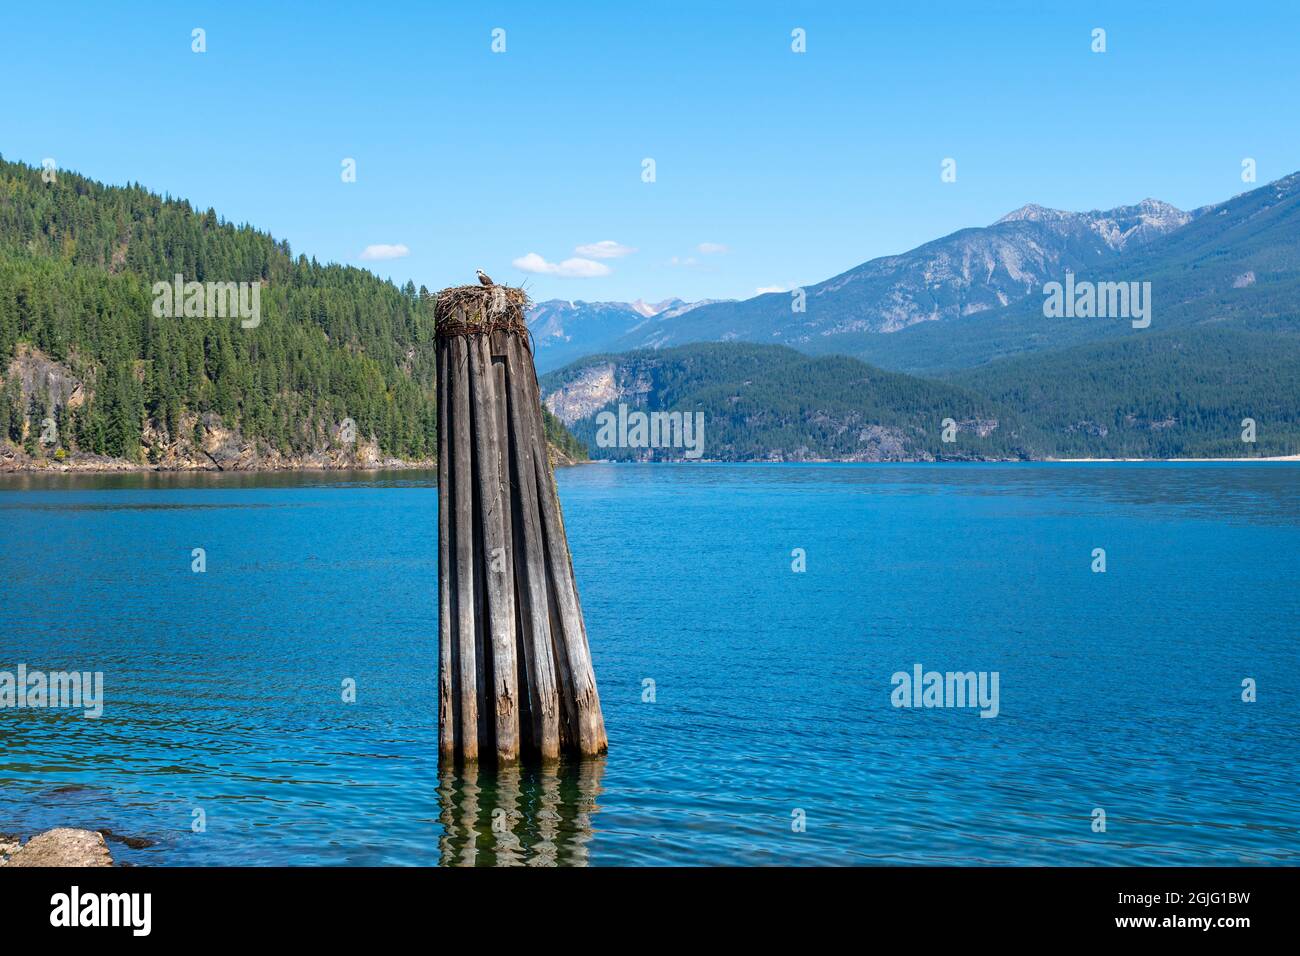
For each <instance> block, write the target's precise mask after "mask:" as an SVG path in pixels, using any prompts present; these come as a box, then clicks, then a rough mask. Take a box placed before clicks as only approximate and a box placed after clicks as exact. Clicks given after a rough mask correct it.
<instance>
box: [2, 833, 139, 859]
mask: <svg viewBox="0 0 1300 956" xmlns="http://www.w3.org/2000/svg"><path fill="white" fill-rule="evenodd" d="M112 865H113V857H112V855H111V854H110V853H109V852H108V846H107V845H106V844H105V843H104V837H103V835H102V834H99V833H96V832H94V831H93V830H74V829H72V828H71V827H58V828H56V829H54V830H48V831H46V832H45V833H41V834H38V835H36V836H34V837H32V838H31V839H30V840H28V841H27V842H26V843H25V844H23V845H21V846H19V845H18V843H17V841H16V840H13V839H12V838H10V839H9V841H8V842H5V841H4V840H2V839H0V866H77V867H81V866H112Z"/></svg>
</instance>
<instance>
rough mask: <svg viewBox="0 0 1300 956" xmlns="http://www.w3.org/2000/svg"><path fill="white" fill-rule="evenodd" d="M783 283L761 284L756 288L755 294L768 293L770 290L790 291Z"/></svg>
mask: <svg viewBox="0 0 1300 956" xmlns="http://www.w3.org/2000/svg"><path fill="white" fill-rule="evenodd" d="M789 291H790V290H789V289H787V288H786V287H785V286H783V285H761V286H759V287H758V288H757V289H755V290H754V294H755V295H767V293H769V292H789Z"/></svg>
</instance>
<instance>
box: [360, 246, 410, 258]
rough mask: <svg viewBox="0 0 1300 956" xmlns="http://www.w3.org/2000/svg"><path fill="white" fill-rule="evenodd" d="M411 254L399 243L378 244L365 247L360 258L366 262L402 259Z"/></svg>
mask: <svg viewBox="0 0 1300 956" xmlns="http://www.w3.org/2000/svg"><path fill="white" fill-rule="evenodd" d="M410 254H411V250H410V249H408V248H406V246H404V245H402V244H401V243H400V242H399V243H397V244H396V245H388V244H387V243H383V242H381V243H378V244H377V245H373V246H366V247H365V249H363V250H361V258H362V259H366V260H373V259H403V258H405V257H406V256H409V255H410Z"/></svg>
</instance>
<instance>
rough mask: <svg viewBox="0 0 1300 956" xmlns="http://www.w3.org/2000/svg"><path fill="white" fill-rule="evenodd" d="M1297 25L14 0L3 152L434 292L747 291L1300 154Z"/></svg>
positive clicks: (998, 7) (957, 8)
mask: <svg viewBox="0 0 1300 956" xmlns="http://www.w3.org/2000/svg"><path fill="white" fill-rule="evenodd" d="M196 27H201V28H203V29H204V30H205V31H206V40H207V52H206V53H202V54H197V53H194V52H192V50H191V31H192V30H193V29H194V28H196ZM796 27H800V28H803V29H804V30H806V34H807V52H806V53H803V54H796V53H793V52H792V51H791V30H793V29H794V28H796ZM1096 27H1101V28H1103V29H1105V30H1106V45H1107V50H1106V52H1105V53H1093V52H1092V51H1091V49H1090V46H1091V43H1092V38H1091V33H1092V30H1093V29H1094V28H1096ZM495 28H502V29H504V30H505V31H506V34H505V41H506V51H505V52H504V53H499V54H497V53H493V52H492V50H491V44H492V31H493V29H495ZM1298 35H1300V5H1297V4H1293V3H1286V4H1281V3H1279V4H1270V3H1250V4H1228V3H1220V4H1213V5H1210V4H1197V3H1180V4H1176V5H1166V4H1159V5H1157V4H1135V3H1131V2H1129V3H1117V4H1087V5H1084V4H1048V3H1042V2H1034V3H989V2H980V3H975V2H971V3H967V4H925V3H917V2H909V3H903V4H900V3H868V2H859V3H843V4H841V3H815V4H809V3H763V2H746V3H735V4H724V3H700V2H698V0H696V2H693V3H674V2H654V3H644V4H611V3H565V2H562V0H553V2H548V3H527V4H525V3H497V4H493V3H486V4H469V3H459V4H449V3H427V2H426V3H399V2H386V3H373V4H358V3H338V4H333V3H303V4H270V3H243V2H233V0H227V2H222V3H211V4H207V3H156V4H153V3H132V2H121V3H118V2H114V3H93V4H92V3H70V4H62V5H59V6H57V7H53V8H52V7H49V6H46V5H41V4H29V3H24V4H18V3H6V4H4V5H3V6H2V7H0V83H3V89H4V91H5V93H4V96H3V99H2V100H0V155H3V156H4V157H5V158H7V159H11V160H15V159H16V160H22V161H25V162H28V163H32V164H39V163H40V162H41V160H42V159H44V158H45V157H52V158H54V159H55V160H56V162H57V164H58V166H59V167H61V168H67V169H74V170H76V171H78V172H81V173H85V174H87V175H89V176H92V177H94V178H96V179H100V180H103V181H105V182H109V183H124V182H129V181H139V182H140V183H142V184H144V185H145V186H147V187H149V188H151V189H153V190H155V191H158V192H163V193H170V194H172V195H174V196H181V197H185V198H188V199H190V200H191V201H193V202H194V203H195V204H196V205H198V206H200V207H203V208H206V207H208V206H211V207H214V208H215V209H216V210H217V211H218V213H220V214H221V215H223V216H225V217H226V218H228V219H232V220H234V221H237V222H242V221H247V222H251V223H253V224H254V225H256V226H258V227H259V228H262V229H266V230H268V231H269V232H271V233H272V234H273V235H275V236H276V237H277V238H284V239H288V240H289V242H290V243H291V244H292V246H293V248H294V250H295V252H304V253H306V254H308V255H314V256H316V257H317V258H318V259H320V260H321V261H338V262H346V263H351V264H354V265H360V266H363V267H366V268H370V269H372V270H373V271H375V272H376V273H378V274H379V275H382V276H386V277H391V278H393V279H394V280H396V281H398V282H404V281H405V280H406V279H408V278H411V279H414V280H415V281H416V283H417V284H420V283H422V284H424V285H427V286H429V287H430V288H431V289H436V288H439V287H442V286H444V285H451V284H460V283H463V282H466V281H473V273H474V269H475V268H476V267H482V268H484V269H486V270H487V271H488V272H489V273H491V274H492V275H493V277H494V278H496V279H497V280H498V281H503V282H505V281H508V282H511V283H512V284H515V283H520V282H523V281H525V280H526V281H527V286H528V288H529V290H530V291H531V292H532V293H533V295H534V296H535V297H537V298H552V297H556V298H575V299H576V298H581V299H588V300H607V299H619V300H630V299H635V298H637V297H644V298H645V299H647V300H651V301H653V300H657V299H662V298H667V297H669V296H681V297H683V298H687V299H696V298H704V297H748V296H750V295H753V294H754V293H755V291H756V290H757V289H759V288H764V287H785V288H788V287H791V286H793V285H799V284H809V283H812V282H816V281H819V280H821V279H825V278H827V277H829V276H831V275H834V274H836V273H838V272H840V271H843V270H844V269H847V268H849V267H851V266H854V265H856V264H858V263H860V262H863V261H865V260H867V259H870V258H873V257H875V256H879V255H885V254H889V253H895V252H901V251H903V250H906V249H909V248H912V247H914V246H916V245H919V244H920V243H922V242H925V241H927V240H930V239H933V238H937V237H939V236H941V235H944V234H947V233H949V232H952V231H953V230H956V229H959V228H963V227H965V226H972V225H985V224H988V223H990V222H992V221H994V220H995V219H997V218H998V217H999V216H1001V215H1002V214H1004V213H1006V212H1008V211H1010V210H1011V209H1014V208H1016V207H1018V206H1020V205H1023V204H1024V203H1026V202H1037V203H1040V204H1043V205H1048V206H1055V207H1059V208H1067V209H1092V208H1108V207H1111V206H1116V205H1121V204H1125V203H1131V202H1136V201H1137V200H1140V199H1142V198H1144V197H1147V196H1154V197H1156V198H1160V199H1164V200H1167V201H1169V202H1172V203H1174V204H1175V205H1178V206H1182V207H1184V208H1189V207H1194V206H1198V205H1203V204H1206V203H1210V202H1216V201H1219V200H1222V199H1225V198H1227V197H1229V196H1231V195H1234V194H1236V193H1239V192H1242V191H1244V190H1245V189H1247V188H1251V187H1250V186H1248V185H1247V184H1244V183H1243V182H1242V180H1241V161H1242V159H1243V158H1244V157H1251V158H1254V159H1255V160H1256V162H1257V165H1258V177H1259V182H1260V183H1263V182H1266V181H1268V180H1271V179H1276V178H1278V177H1279V176H1283V175H1286V174H1287V173H1290V172H1293V171H1295V170H1297V169H1300V124H1297V122H1296V109H1297V105H1296V104H1297V103H1300V81H1298V76H1297V74H1298V73H1300V55H1298V54H1300V41H1298V40H1297V39H1296V38H1297V36H1298ZM348 157H351V158H354V159H355V160H356V163H357V181H356V182H355V183H344V182H342V180H341V177H340V172H341V168H342V167H341V164H342V162H343V160H344V159H345V158H348ZM947 157H951V158H953V159H955V160H956V162H957V181H956V182H954V183H943V182H941V180H940V164H941V163H942V161H943V160H944V159H945V158H947ZM645 158H653V159H654V161H655V174H656V181H655V182H653V183H645V182H643V181H642V161H643V159H645ZM601 242H613V243H617V244H619V245H620V246H622V247H626V249H634V250H635V251H634V252H628V253H626V254H623V255H620V256H617V257H612V258H611V257H606V258H601V257H600V254H601V253H604V252H606V250H605V249H604V248H601V247H596V248H594V249H593V248H586V249H585V251H584V252H579V251H577V250H579V249H580V248H581V247H592V246H594V245H595V244H597V243H601ZM380 245H389V246H405V247H406V248H407V249H408V250H409V252H408V254H407V255H405V256H404V257H402V258H396V259H387V260H363V259H362V258H360V257H361V255H362V253H363V250H365V249H366V248H367V247H369V246H380ZM614 251H616V252H623V251H624V250H623V249H616V250H614ZM529 254H534V255H535V256H536V257H537V258H536V259H527V260H525V263H526V264H527V263H543V264H537V265H535V266H534V268H539V269H542V270H543V271H542V272H528V271H525V270H524V269H522V268H520V267H519V266H516V265H515V264H514V263H515V261H516V260H524V257H526V256H529ZM572 259H578V260H586V261H587V262H588V263H594V264H595V265H594V266H592V265H582V264H580V263H579V264H571V265H569V266H567V267H561V266H560V264H561V263H564V262H565V261H566V260H572ZM550 268H555V269H559V274H556V273H554V272H551V273H548V272H547V271H546V270H547V269H550ZM593 271H594V272H603V274H600V275H596V276H592V277H576V276H569V275H565V274H564V273H568V272H577V273H581V272H593Z"/></svg>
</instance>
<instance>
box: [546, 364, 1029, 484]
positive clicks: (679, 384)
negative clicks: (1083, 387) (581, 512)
mask: <svg viewBox="0 0 1300 956" xmlns="http://www.w3.org/2000/svg"><path fill="white" fill-rule="evenodd" d="M542 394H543V396H544V400H545V402H546V404H547V406H548V407H549V408H550V410H551V411H552V412H554V413H555V414H556V415H557V416H558V417H559V418H560V419H561V420H562V421H564V423H565V424H567V425H568V426H569V427H570V428H571V429H572V430H573V432H574V434H576V435H577V436H578V437H579V438H580V439H582V440H583V441H585V442H586V443H587V445H588V447H589V449H590V451H591V455H592V457H594V458H607V459H624V460H626V459H645V458H656V459H665V458H667V459H679V458H683V457H685V455H684V452H683V450H682V449H680V448H677V449H673V448H665V449H655V450H653V451H651V450H648V449H645V448H638V447H599V442H598V441H597V434H598V428H597V421H596V416H597V415H598V414H599V413H600V412H601V411H616V410H617V408H618V406H619V405H620V404H622V405H626V406H628V408H629V409H630V410H633V411H683V412H689V413H691V414H694V413H696V412H701V413H703V415H704V419H703V421H704V444H703V457H705V458H710V459H723V460H739V461H746V460H774V461H802V460H810V459H837V460H849V461H911V460H930V459H934V458H947V459H960V458H1020V457H1022V456H1023V455H1024V454H1025V450H1024V447H1023V445H1024V442H1023V436H1022V435H1021V434H1020V431H1019V425H1018V422H1017V420H1016V416H1014V415H1013V414H1011V413H1010V412H1009V411H1008V410H1007V409H1006V408H1004V407H999V406H998V405H997V404H996V403H995V402H993V401H991V400H989V399H987V398H984V397H981V396H978V395H976V394H974V393H972V392H970V391H968V390H966V389H963V388H960V387H954V386H953V385H950V384H947V383H943V382H933V381H928V380H926V379H920V378H915V377H913V376H910V375H902V374H899V373H896V372H886V371H882V370H881V369H877V368H872V367H871V366H869V365H865V364H864V363H862V362H860V361H858V360H857V359H853V358H849V357H847V356H822V357H818V358H811V357H809V356H807V355H804V354H802V353H801V352H796V351H795V350H793V349H790V348H787V347H785V346H779V345H749V344H746V343H740V342H727V343H705V344H698V345H684V346H679V347H677V348H669V349H661V350H655V349H643V350H640V351H636V352H628V353H623V354H619V355H597V356H592V357H590V358H586V359H582V360H581V361H579V362H575V363H573V364H572V365H569V366H567V367H565V368H564V369H561V370H559V371H556V372H552V373H550V374H548V375H545V376H543V378H542ZM944 419H951V421H952V426H951V431H950V437H951V438H952V439H953V440H952V441H944V438H943V431H944V429H943V422H944Z"/></svg>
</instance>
